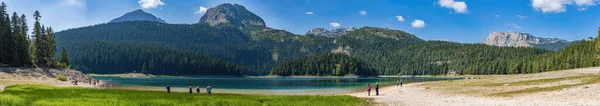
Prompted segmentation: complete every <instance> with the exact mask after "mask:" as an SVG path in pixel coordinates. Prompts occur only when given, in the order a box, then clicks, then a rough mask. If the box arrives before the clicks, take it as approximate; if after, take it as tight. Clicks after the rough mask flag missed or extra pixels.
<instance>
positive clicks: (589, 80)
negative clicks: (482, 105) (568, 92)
mask: <svg viewBox="0 0 600 106" xmlns="http://www.w3.org/2000/svg"><path fill="white" fill-rule="evenodd" d="M570 79H582V81H583V82H582V83H578V84H567V85H559V86H551V87H534V88H527V89H523V90H516V91H508V92H500V93H494V94H490V96H513V95H518V94H528V93H537V92H548V91H557V90H562V89H566V88H572V87H578V86H583V85H588V84H595V83H600V75H590V76H576V77H564V78H554V79H541V80H538V81H535V80H534V81H523V83H519V84H530V83H537V84H539V83H541V82H557V81H561V80H570Z"/></svg>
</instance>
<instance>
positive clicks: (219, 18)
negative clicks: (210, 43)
mask: <svg viewBox="0 0 600 106" xmlns="http://www.w3.org/2000/svg"><path fill="white" fill-rule="evenodd" d="M198 23H208V24H210V25H211V26H214V25H217V24H220V23H226V24H231V25H235V26H239V27H244V26H249V25H251V26H262V27H266V26H265V22H264V21H263V19H262V18H260V17H259V16H257V15H256V14H254V13H252V12H250V11H248V10H247V9H246V7H244V6H242V5H239V4H229V3H225V4H221V5H217V6H215V7H212V8H209V9H208V10H206V13H204V15H203V16H202V17H200V21H199V22H198Z"/></svg>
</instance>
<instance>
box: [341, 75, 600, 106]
mask: <svg viewBox="0 0 600 106" xmlns="http://www.w3.org/2000/svg"><path fill="white" fill-rule="evenodd" d="M586 75H587V76H589V75H592V76H594V75H598V76H600V68H599V67H594V68H583V69H572V70H564V71H557V72H548V73H539V74H526V75H504V76H483V77H489V78H484V79H478V80H462V81H438V82H423V83H412V84H407V85H405V86H404V87H395V86H392V87H385V88H382V89H380V96H373V95H372V96H367V92H356V93H350V94H348V95H351V96H356V97H360V98H371V99H372V100H374V102H376V103H377V104H378V105H385V106H440V105H460V106H465V105H466V106H498V105H509V106H511V105H527V106H531V105H536V106H557V105H558V106H564V105H593V106H597V105H600V83H599V82H592V83H586V84H582V85H580V86H574V87H568V88H561V89H558V90H552V91H542V92H533V93H523V94H514V95H509V96H490V94H495V93H505V92H511V91H525V90H528V89H529V88H534V89H537V88H545V87H559V86H562V85H572V84H574V83H575V84H578V83H579V82H574V81H571V80H573V79H572V78H571V77H577V76H586ZM565 77H567V78H565ZM552 78H565V79H564V80H559V81H554V82H543V83H525V84H523V85H520V86H516V85H515V86H513V85H510V84H514V83H521V82H519V81H527V82H532V81H537V80H539V79H552ZM585 78H588V77H585ZM594 78H598V77H594ZM489 81H502V82H501V83H500V84H501V85H500V86H490V85H486V86H484V87H482V86H479V85H473V83H475V84H485V83H488V84H489ZM544 81H546V80H544ZM503 83H507V84H503ZM581 83H583V82H581ZM502 84H503V85H502ZM453 85H456V86H453ZM498 88H502V89H498ZM371 94H374V93H373V91H372V92H371Z"/></svg>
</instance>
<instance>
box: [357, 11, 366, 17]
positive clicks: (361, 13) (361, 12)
mask: <svg viewBox="0 0 600 106" xmlns="http://www.w3.org/2000/svg"><path fill="white" fill-rule="evenodd" d="M358 13H359V14H360V15H362V16H364V15H367V11H365V10H360V11H358Z"/></svg>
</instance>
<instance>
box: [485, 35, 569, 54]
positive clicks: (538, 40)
mask: <svg viewBox="0 0 600 106" xmlns="http://www.w3.org/2000/svg"><path fill="white" fill-rule="evenodd" d="M481 43H482V44H487V45H492V46H507V47H537V48H542V49H548V50H560V49H562V48H565V47H566V46H568V44H570V42H569V41H567V40H563V39H559V38H542V37H536V36H533V35H531V34H530V33H522V32H491V33H490V35H489V36H488V37H487V38H486V39H485V40H484V41H482V42H481ZM548 45H551V46H548Z"/></svg>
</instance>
